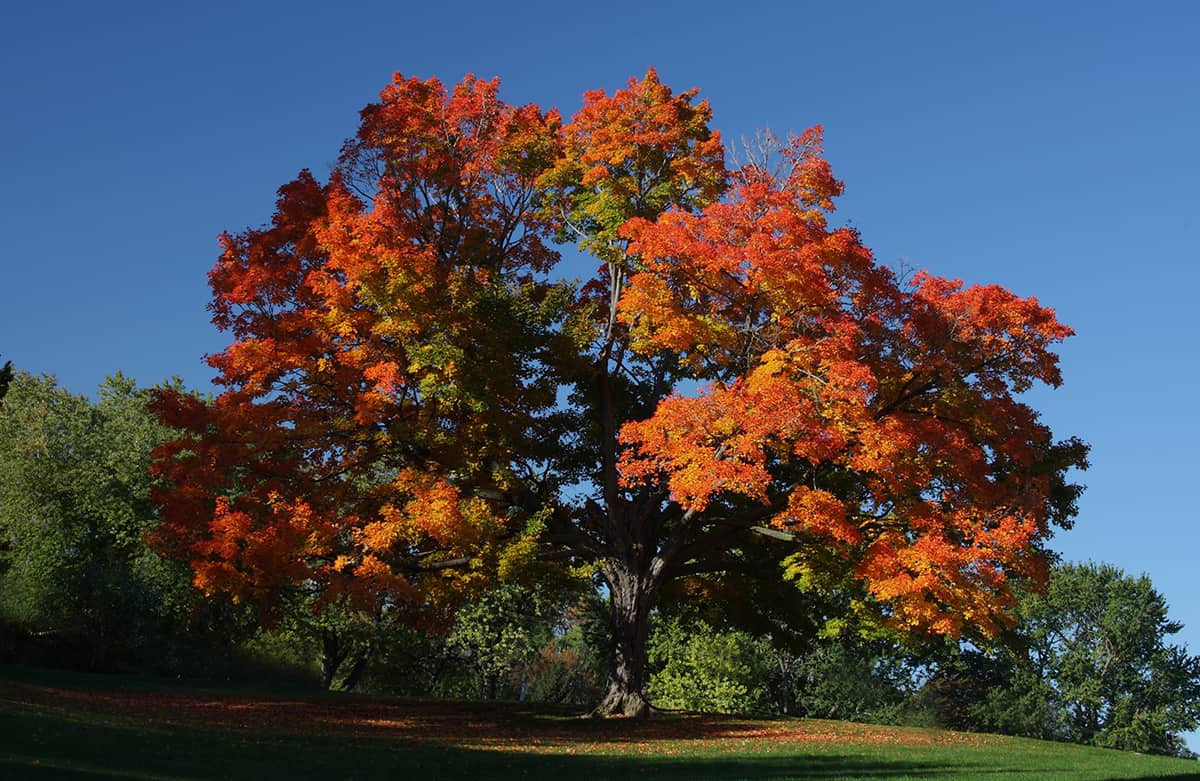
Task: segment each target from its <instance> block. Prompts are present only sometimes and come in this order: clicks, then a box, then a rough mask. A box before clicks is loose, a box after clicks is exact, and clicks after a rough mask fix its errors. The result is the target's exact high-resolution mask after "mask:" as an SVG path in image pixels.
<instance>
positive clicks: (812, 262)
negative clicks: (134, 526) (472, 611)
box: [156, 70, 1086, 714]
mask: <svg viewBox="0 0 1200 781" xmlns="http://www.w3.org/2000/svg"><path fill="white" fill-rule="evenodd" d="M710 119H711V110H710V108H709V106H708V104H707V103H706V102H703V101H697V100H696V91H694V90H693V91H688V92H684V93H680V94H675V93H673V92H672V90H670V89H669V88H668V87H667V86H665V85H664V84H662V83H661V82H660V80H659V79H658V77H657V74H656V73H655V72H654V71H653V70H651V71H649V72H648V73H647V74H646V76H645V77H644V78H642V79H640V80H639V79H634V80H631V81H630V82H629V84H628V86H627V87H626V88H625V89H621V90H618V91H616V92H615V93H613V94H612V95H608V94H606V93H605V92H603V91H597V92H589V93H586V94H585V96H584V105H583V108H582V109H581V110H580V111H579V112H578V113H576V114H575V116H574V117H573V119H572V121H571V122H570V123H567V124H565V125H564V124H563V123H562V122H561V120H560V119H559V117H558V116H557V114H555V113H554V112H549V113H546V112H542V111H541V110H539V109H537V108H536V107H533V106H525V107H520V108H516V107H512V106H509V105H507V104H505V103H503V102H501V101H500V100H499V98H498V96H497V84H496V82H494V81H493V82H483V81H479V80H477V79H474V78H472V77H468V78H467V79H465V80H464V81H463V82H462V83H460V84H459V85H457V86H456V87H454V88H453V89H452V90H446V89H445V88H444V87H443V86H442V85H441V84H440V83H439V82H437V81H436V80H429V81H424V82H421V81H417V80H415V79H403V78H401V77H399V76H397V77H396V78H395V80H394V81H393V83H392V84H391V85H390V86H389V87H388V88H387V89H385V90H384V92H383V93H382V94H381V98H380V102H379V103H376V104H373V105H371V106H368V107H367V109H366V110H364V112H363V122H362V125H361V127H360V130H359V133H358V135H357V136H356V137H355V138H354V139H353V140H351V141H350V142H349V143H348V144H347V145H346V146H345V148H344V150H343V153H342V156H341V158H340V159H339V163H338V165H337V166H336V168H335V171H334V172H333V174H332V176H331V178H330V181H329V182H328V183H327V184H324V185H322V184H319V183H318V182H317V181H316V180H315V179H314V178H313V177H312V176H311V175H309V174H307V173H303V174H301V176H300V177H299V178H298V179H297V180H296V181H295V182H293V183H291V184H289V185H287V186H285V187H284V188H282V189H281V191H280V200H279V203H278V207H277V210H276V214H275V217H274V219H273V221H272V224H271V225H270V226H269V227H267V228H265V229H263V230H250V231H246V232H244V233H242V234H239V235H236V236H226V237H225V238H224V247H225V252H224V254H223V256H222V258H221V260H220V261H219V262H218V264H217V266H216V267H215V268H214V269H213V271H212V273H211V275H210V281H211V283H212V287H213V303H212V310H213V312H214V322H216V324H217V325H218V326H219V327H221V328H223V329H226V330H229V331H230V332H231V333H232V336H233V339H234V341H233V343H232V344H231V345H230V347H229V348H228V349H227V350H225V351H224V352H223V353H221V354H219V355H217V356H214V357H212V358H211V359H210V362H211V363H212V365H213V366H214V367H215V368H216V369H217V370H218V372H219V376H218V382H220V383H221V384H222V385H223V386H224V387H225V388H226V390H225V392H223V393H222V394H221V396H220V397H219V398H218V399H217V400H216V401H215V403H214V404H212V405H200V404H196V403H193V402H191V401H189V400H188V399H187V398H186V397H185V396H183V395H181V394H178V393H170V392H166V393H163V394H161V395H160V398H159V400H158V402H157V409H158V411H159V414H160V415H161V417H162V420H163V421H164V423H167V424H169V425H171V426H173V427H177V428H180V429H182V430H183V431H184V435H183V436H182V437H181V438H180V439H178V440H177V441H175V442H174V443H172V444H170V445H168V446H165V447H164V448H162V449H160V451H159V452H158V457H157V460H156V469H157V474H159V475H161V476H162V477H163V478H165V479H166V480H167V481H168V482H169V483H170V484H171V485H172V486H173V487H171V488H169V489H165V490H163V491H161V492H160V493H158V494H157V501H158V502H159V504H160V506H161V508H162V517H163V524H162V526H161V528H160V530H159V532H158V536H157V544H158V546H159V548H160V549H162V550H164V551H167V552H169V553H170V554H171V555H173V556H176V557H178V558H181V559H186V560H189V561H190V562H191V563H192V566H193V568H194V569H195V571H196V580H197V583H198V584H199V585H200V586H201V587H202V588H204V589H206V590H208V591H210V592H225V593H229V594H232V595H233V596H234V597H235V598H236V599H242V600H250V601H254V602H256V603H259V604H263V605H269V604H272V603H273V602H275V601H276V600H277V597H278V594H280V593H281V592H282V591H284V590H287V589H296V588H303V589H304V590H307V591H309V592H310V593H311V595H312V596H314V597H316V598H317V600H318V605H321V604H325V603H327V602H329V601H330V600H336V599H339V598H342V597H345V598H346V599H349V600H351V601H353V602H355V603H356V604H362V605H366V606H368V607H370V606H371V605H381V606H382V607H383V608H384V609H387V610H404V611H407V612H408V613H409V614H410V615H409V618H410V619H411V620H413V621H415V622H418V623H420V622H421V621H426V622H433V621H434V620H435V619H436V617H437V616H444V615H445V613H444V611H442V607H443V606H452V605H453V603H455V602H456V601H458V600H460V599H462V598H463V596H464V595H466V594H471V593H478V591H479V590H480V589H481V588H482V587H483V586H484V584H485V581H486V580H487V574H488V573H489V572H497V573H501V574H502V573H503V571H504V570H505V569H506V568H511V567H513V566H518V565H519V563H520V562H529V561H530V560H532V559H533V558H537V557H541V558H544V559H548V560H555V561H560V562H566V564H567V566H568V567H575V568H582V569H584V570H587V571H591V572H594V573H596V574H597V576H598V577H599V578H600V579H601V580H602V582H603V585H604V586H605V588H606V590H607V593H608V595H609V597H610V619H609V627H610V634H611V646H610V651H609V665H608V667H609V672H608V678H609V680H608V685H607V690H606V692H605V694H604V696H603V697H602V699H601V702H600V704H599V706H598V707H597V709H596V710H597V712H598V713H604V714H608V713H625V714H645V713H646V712H648V709H649V704H648V702H647V700H646V698H645V696H644V693H643V688H644V686H645V683H646V642H647V638H648V635H649V621H650V616H651V613H652V611H653V609H654V607H655V605H656V604H657V603H658V600H659V597H660V595H661V593H662V590H663V588H664V586H665V585H666V584H667V583H669V582H670V581H672V580H673V579H677V578H681V577H694V576H700V575H709V574H728V573H740V574H753V575H755V576H759V575H762V574H767V575H769V576H771V577H778V576H780V575H782V574H783V569H782V567H783V565H784V564H786V566H787V572H788V574H789V577H791V578H792V580H793V581H794V582H796V583H799V584H802V585H804V587H805V588H807V589H809V590H810V591H811V592H813V593H817V594H819V595H821V596H822V597H823V598H824V597H826V596H831V595H832V596H833V597H836V599H837V600H841V601H842V602H844V603H846V604H849V605H851V606H852V607H853V608H854V609H855V610H856V611H857V613H858V614H860V615H859V619H860V620H866V618H867V617H870V618H871V620H874V621H876V622H877V623H881V624H887V625H890V626H892V627H894V628H895V629H897V630H899V631H905V632H933V633H939V634H946V635H951V636H958V635H969V634H978V635H981V636H987V635H992V634H995V633H996V632H998V631H999V630H1000V629H1001V628H1002V627H1003V626H1005V625H1006V624H1007V623H1008V622H1009V619H1008V618H1007V611H1009V610H1010V609H1011V607H1012V606H1013V604H1014V598H1013V596H1012V591H1011V584H1012V583H1014V582H1019V581H1022V580H1025V579H1037V578H1039V577H1041V576H1042V575H1043V574H1044V566H1043V563H1042V561H1041V557H1040V555H1039V553H1040V550H1041V548H1042V546H1043V544H1044V541H1045V540H1046V539H1047V537H1048V536H1049V534H1050V531H1051V526H1052V525H1053V524H1060V525H1061V524H1066V523H1068V522H1069V519H1070V517H1071V515H1072V514H1073V512H1074V500H1075V497H1076V495H1077V492H1078V488H1077V487H1075V486H1072V485H1070V484H1068V483H1067V481H1066V479H1065V476H1066V474H1067V471H1068V469H1070V468H1071V467H1073V466H1082V465H1083V463H1084V454H1085V452H1086V448H1085V447H1084V446H1083V445H1082V444H1081V443H1079V442H1077V441H1074V440H1072V441H1068V442H1065V443H1057V442H1055V440H1054V439H1053V437H1052V436H1051V433H1050V431H1049V430H1048V429H1047V428H1046V427H1045V426H1044V425H1043V424H1042V423H1040V421H1039V420H1038V416H1037V414H1036V412H1035V411H1033V410H1032V409H1030V408H1029V407H1028V406H1027V405H1025V404H1023V403H1022V402H1020V401H1018V394H1020V393H1021V392H1023V391H1025V390H1027V389H1028V388H1029V387H1031V386H1032V384H1034V383H1035V382H1044V383H1048V384H1050V385H1057V384H1058V383H1059V380H1060V378H1059V373H1058V369H1057V357H1056V355H1055V354H1054V352H1053V351H1052V348H1053V346H1054V345H1055V344H1056V343H1057V342H1059V341H1060V340H1062V339H1064V338H1065V337H1067V336H1068V335H1069V334H1070V330H1069V329H1068V328H1066V327H1065V326H1063V325H1061V324H1059V323H1058V322H1057V320H1056V319H1055V317H1054V313H1053V312H1052V311H1051V310H1049V309H1047V308H1045V307H1042V306H1041V305H1039V304H1038V302H1037V301H1036V300H1034V299H1023V298H1019V297H1017V296H1015V295H1013V294H1012V293H1009V292H1008V291H1005V290H1003V289H1001V288H998V287H995V286H988V287H970V288H968V287H965V286H963V285H962V284H961V283H958V282H951V281H947V280H943V279H939V278H935V277H932V276H929V275H926V274H918V275H916V276H915V277H914V278H912V279H902V278H899V277H897V276H896V275H895V274H894V273H893V272H891V271H890V270H888V269H886V268H883V267H881V266H879V265H877V264H876V263H875V262H874V260H873V258H872V257H871V254H870V251H869V250H867V249H866V248H865V247H864V246H863V245H862V244H861V242H860V240H859V237H858V235H857V234H856V233H855V232H854V231H853V230H851V229H848V228H832V227H830V226H829V224H828V217H827V215H828V212H829V211H830V210H831V209H832V208H833V203H832V200H833V198H834V197H836V196H837V195H838V194H840V192H841V184H840V183H839V182H837V181H836V180H835V179H834V178H833V176H832V173H831V171H830V168H829V165H828V164H827V163H826V162H825V161H824V160H823V159H822V158H821V156H820V153H821V149H820V140H821V139H820V131H819V129H814V130H812V131H809V132H807V133H805V134H803V135H802V136H800V137H798V138H795V139H793V140H791V141H788V142H786V143H783V142H780V143H776V142H773V141H771V142H769V143H768V144H767V145H766V147H764V153H763V154H762V155H758V156H754V157H752V158H751V160H750V162H747V163H746V164H744V165H741V166H738V167H736V168H730V167H728V166H726V163H725V159H724V150H723V146H722V142H721V139H720V136H719V134H718V133H717V132H716V131H714V130H712V129H711V128H710V127H709V123H710ZM551 234H553V235H554V236H556V237H557V238H558V239H560V240H566V239H570V240H574V241H577V242H578V244H579V245H580V246H581V247H582V248H583V249H584V250H585V251H587V252H589V253H591V254H592V255H593V256H594V257H595V259H596V261H597V263H598V265H599V267H598V272H597V274H596V275H595V276H594V277H593V278H591V279H588V280H586V281H584V282H583V283H582V284H578V285H577V284H570V283H566V282H562V281H555V280H554V279H553V278H552V277H551V272H552V270H553V268H554V264H555V262H556V261H557V257H558V256H557V254H556V253H555V252H553V251H552V250H550V249H549V248H548V247H547V245H546V243H545V242H546V240H547V239H548V238H549V237H550V236H551ZM756 538H763V539H756ZM764 539H765V540H770V541H772V542H774V543H776V544H775V545H773V546H766V545H763V544H762V543H763V541H764ZM468 563H470V566H467V564H468ZM423 614H424V615H423ZM813 623H816V622H815V621H814V622H813Z"/></svg>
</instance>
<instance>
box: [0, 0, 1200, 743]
mask: <svg viewBox="0 0 1200 781" xmlns="http://www.w3.org/2000/svg"><path fill="white" fill-rule="evenodd" d="M339 13H341V12H340V11H336V10H335V9H334V8H333V7H332V6H329V5H327V4H320V3H313V2H302V1H297V2H293V3H288V4H286V5H284V4H271V3H267V4H255V5H253V6H249V7H241V6H238V5H235V4H232V3H226V2H220V1H218V2H213V3H209V4H205V5H203V6H199V5H197V6H186V7H184V6H180V7H172V5H171V4H154V3H148V2H147V3H132V2H114V3H112V4H104V5H103V6H100V5H98V4H88V3H82V2H78V3H72V2H66V3H60V4H57V5H55V6H53V7H51V6H36V7H35V6H33V5H28V4H27V5H24V6H22V7H20V8H14V9H13V10H12V11H10V12H9V14H8V15H7V16H8V20H7V24H6V26H5V28H4V29H0V65H2V66H3V67H2V68H0V74H2V75H0V97H2V98H3V101H4V105H5V106H6V107H7V110H6V111H5V112H4V113H3V115H2V116H0V142H2V143H3V147H2V148H3V149H5V150H6V151H5V155H4V162H5V169H7V170H6V173H7V176H6V185H7V186H6V187H5V188H3V189H2V190H0V229H2V230H3V235H4V237H5V242H4V244H3V245H2V248H0V273H2V274H3V276H2V280H3V285H2V286H0V289H2V291H3V296H2V300H3V305H2V306H0V363H2V362H3V361H5V360H11V361H12V362H13V365H14V368H16V369H18V370H27V371H30V372H32V373H35V374H38V373H50V374H54V375H56V376H57V377H58V379H59V381H60V384H62V385H63V386H64V387H66V388H68V389H70V390H71V391H73V392H76V393H85V394H89V395H94V393H95V389H96V387H97V386H98V384H99V383H100V382H101V381H102V379H103V378H104V376H105V375H107V374H112V373H114V372H116V371H118V370H120V371H123V372H124V373H125V374H127V375H130V376H133V377H136V378H137V380H138V381H139V383H140V384H143V385H149V384H153V383H157V382H161V381H164V380H166V379H168V378H169V377H171V376H174V375H178V376H180V377H182V378H183V379H184V380H185V382H186V383H187V385H188V386H189V387H193V388H198V389H201V390H204V389H205V388H206V387H207V382H208V380H209V379H210V378H211V376H212V374H213V372H212V370H211V369H208V368H207V367H206V366H205V365H204V364H203V363H202V356H203V355H204V354H205V353H211V352H217V351H219V350H220V349H222V348H223V347H224V346H225V344H226V343H227V342H228V337H227V336H226V335H223V334H220V333H219V332H217V331H216V329H215V328H213V327H212V326H211V324H210V323H209V322H208V313H207V312H206V311H205V305H206V303H207V302H208V299H209V291H208V288H207V280H206V276H205V275H206V274H207V271H208V269H209V268H210V267H211V266H212V264H213V263H214V262H215V260H216V257H217V253H218V250H217V245H216V236H217V234H219V233H220V232H222V231H225V230H229V231H235V232H236V231H239V230H242V229H244V228H246V227H250V226H257V225H260V224H262V223H263V222H265V221H266V220H268V219H269V217H270V214H271V211H272V208H273V204H274V200H275V191H276V189H277V188H278V187H279V186H281V185H282V184H284V183H285V182H287V181H289V180H290V179H291V178H293V177H294V176H295V175H296V173H297V172H298V171H299V170H300V169H302V168H309V169H311V170H312V171H313V172H314V173H315V174H316V175H317V176H318V177H319V178H324V176H325V175H326V173H327V171H328V167H329V165H330V163H331V162H332V161H333V160H334V159H335V158H336V156H337V153H338V149H339V147H340V145H341V142H342V141H343V140H344V139H345V138H346V137H348V136H350V135H351V134H352V133H353V132H354V130H355V129H356V127H357V112H358V111H359V109H361V108H362V107H363V106H364V105H366V104H367V103H368V102H370V101H372V100H374V99H375V98H376V96H377V94H378V91H379V90H380V89H381V88H382V87H383V86H385V84H386V83H387V82H388V81H389V79H390V77H391V74H392V73H393V72H396V71H399V72H401V73H404V74H405V75H414V76H421V77H428V76H437V77H439V78H441V79H442V80H443V81H445V82H447V83H453V82H456V81H458V80H459V79H460V78H461V77H462V76H463V75H464V74H466V73H468V72H471V73H475V74H476V75H478V76H481V77H485V78H490V77H492V76H499V77H500V78H501V82H502V86H501V95H502V97H504V99H505V100H507V101H509V102H512V103H525V102H534V103H538V104H539V105H542V106H543V107H549V106H556V107H558V108H559V109H560V110H561V111H562V112H563V114H564V115H567V116H569V115H570V114H571V113H573V112H574V111H575V109H576V108H577V107H578V106H579V105H580V96H581V95H582V93H583V92H584V91H585V90H590V89H596V88H605V89H607V90H609V91H610V92H611V91H612V90H614V89H616V88H619V87H621V86H623V85H624V83H625V82H626V81H627V80H628V79H629V78H631V77H636V76H641V75H642V74H644V73H645V71H646V69H647V68H648V67H651V66H653V67H655V68H656V69H657V70H658V72H659V75H660V77H661V78H662V80H663V81H664V82H665V83H666V84H668V85H670V86H671V87H672V88H674V89H676V90H684V89H689V88H692V87H698V88H699V89H700V94H701V97H703V98H705V99H708V100H709V101H710V102H711V104H712V107H713V111H714V120H713V125H714V127H716V128H718V129H720V130H721V131H722V133H723V135H724V136H725V138H726V141H727V142H730V141H736V140H737V139H738V138H740V137H741V136H743V135H750V134H752V133H753V132H754V131H755V130H756V129H758V128H762V127H770V128H771V129H773V130H775V131H777V132H780V133H786V132H788V131H791V130H794V131H800V130H803V129H805V128H807V127H809V126H812V125H816V124H822V125H823V126H824V128H825V149H826V156H827V158H828V159H829V160H830V162H831V163H832V165H833V169H834V172H835V174H836V175H837V176H838V178H839V179H841V180H842V181H844V182H845V184H846V194H845V195H844V196H843V197H842V198H841V199H840V200H839V202H838V210H837V212H836V214H835V215H834V218H833V219H834V221H835V222H839V223H848V224H852V225H854V226H855V227H856V228H857V229H858V230H859V231H860V232H861V234H862V236H863V240H864V243H865V244H866V245H867V246H868V247H871V248H872V249H873V250H874V252H875V254H876V257H877V259H878V260H879V261H880V262H881V263H885V264H888V265H898V264H902V263H904V264H908V265H911V266H914V267H917V268H925V269H928V270H929V271H931V272H932V273H935V274H938V275H941V276H946V277H950V278H961V279H963V280H964V281H966V282H967V283H997V284H1000V285H1003V286H1004V287H1007V288H1009V289H1010V290H1013V291H1014V292H1016V293H1018V294H1020V295H1023V296H1036V297H1037V298H1038V299H1039V300H1040V301H1041V302H1042V303H1043V304H1045V305H1047V306H1049V307H1051V308H1053V309H1055V310H1056V312H1057V313H1058V316H1059V319H1060V320H1061V321H1062V322H1064V323H1066V324H1067V325H1069V326H1071V327H1072V328H1074V329H1075V331H1076V335H1075V336H1074V337H1072V338H1071V339H1069V340H1068V341H1067V342H1066V343H1065V344H1064V345H1062V348H1061V350H1060V354H1061V356H1062V361H1061V366H1062V371H1063V377H1064V383H1063V386H1062V387H1061V388H1059V389H1056V390H1053V391H1051V390H1047V389H1037V390H1035V391H1034V392H1032V393H1031V394H1030V396H1029V397H1028V398H1029V400H1030V403H1031V404H1032V405H1033V406H1034V407H1035V408H1036V409H1038V410H1040V411H1041V413H1042V415H1043V419H1044V420H1045V421H1047V422H1048V423H1049V425H1050V426H1051V428H1052V429H1053V431H1054V433H1055V435H1056V436H1057V437H1058V438H1066V437H1068V436H1079V437H1080V438H1082V439H1083V440H1085V441H1087V442H1089V443H1090V444H1091V446H1092V452H1091V459H1090V460H1091V463H1092V467H1091V469H1089V470H1088V471H1087V472H1086V473H1084V474H1082V475H1081V476H1080V479H1081V481H1082V482H1083V483H1085V484H1087V485H1088V490H1087V491H1086V492H1085V493H1084V496H1083V497H1082V499H1081V502H1080V513H1079V515H1078V518H1077V520H1076V527H1075V529H1073V530H1071V531H1069V532H1060V533H1059V534H1058V535H1056V538H1055V540H1054V541H1053V542H1052V544H1051V545H1052V547H1054V548H1055V549H1056V550H1059V551H1060V552H1061V553H1062V554H1063V556H1064V558H1066V559H1067V560H1071V561H1086V560H1094V561H1097V562H1101V561H1102V562H1108V563H1112V564H1115V565H1116V566H1119V567H1121V568H1122V569H1124V570H1125V571H1126V572H1127V573H1129V574H1133V575H1137V574H1140V573H1143V572H1144V573H1146V574H1148V575H1149V576H1150V577H1151V579H1152V580H1153V582H1154V585H1155V587H1156V588H1157V589H1158V590H1159V591H1160V592H1162V593H1163V594H1164V595H1165V596H1166V598H1167V601H1168V603H1169V604H1170V606H1171V616H1172V618H1173V619H1175V620H1178V621H1181V622H1182V623H1183V624H1184V626H1185V629H1184V631H1183V632H1182V633H1180V634H1179V635H1178V636H1176V637H1175V638H1174V639H1175V641H1176V642H1186V643H1187V645H1188V647H1189V649H1190V650H1191V652H1193V653H1200V604H1197V602H1196V600H1195V598H1194V596H1193V595H1194V594H1195V593H1196V587H1195V580H1194V569H1195V563H1194V562H1195V558H1196V553H1195V551H1196V549H1197V547H1200V532H1198V531H1197V528H1198V526H1197V520H1198V519H1197V511H1196V510H1195V509H1194V508H1192V507H1191V506H1190V505H1188V504H1187V503H1186V501H1185V498H1186V492H1184V491H1183V488H1185V487H1186V486H1187V485H1188V484H1189V478H1191V476H1192V475H1193V474H1195V473H1196V471H1197V467H1198V466H1200V464H1198V460H1200V458H1198V456H1197V453H1196V448H1195V447H1194V443H1195V442H1196V441H1198V440H1200V417H1198V415H1197V412H1196V409H1195V402H1194V400H1193V396H1194V392H1193V388H1194V387H1195V386H1196V383H1197V381H1198V380H1200V376H1198V373H1197V369H1196V367H1195V365H1194V363H1195V360H1194V356H1195V353H1196V349H1195V347H1194V345H1193V343H1192V340H1191V339H1190V329H1189V328H1188V321H1189V320H1190V317H1189V316H1190V315H1193V313H1194V312H1195V311H1196V307H1195V305H1194V302H1193V300H1192V298H1193V291H1194V290H1195V289H1196V288H1197V284H1198V283H1200V264H1197V262H1196V261H1197V257H1196V255H1197V250H1196V241H1195V232H1196V229H1197V227H1198V226H1197V198H1196V195H1195V192H1194V185H1193V182H1194V179H1195V177H1196V174H1197V173H1198V172H1200V146H1198V145H1197V144H1196V143H1195V140H1196V139H1197V138H1200V101H1196V100H1195V98H1194V93H1195V89H1196V84H1200V58H1198V57H1196V56H1195V54H1194V49H1195V45H1194V44H1195V42H1194V40H1193V38H1194V31H1195V30H1196V29H1200V6H1193V5H1192V4H1189V3H1185V2H1163V3H1156V4H1154V5H1153V6H1152V7H1150V8H1145V9H1138V10H1136V11H1134V10H1132V9H1131V8H1130V7H1128V6H1127V5H1125V6H1122V5H1118V4H1115V3H1095V2H1092V3H1082V2H1080V3H1061V4H1054V6H1053V7H1052V8H1048V7H1044V4H1035V3H1019V2H1018V3H1010V4H1005V5H1004V6H1003V7H1000V6H981V7H971V6H968V5H967V4H959V3H950V2H932V3H927V4H919V6H918V7H916V8H913V7H908V6H906V7H904V8H900V7H897V6H894V5H890V4H885V3H882V2H880V3H866V2H860V3H849V4H841V5H839V6H838V7H836V8H834V7H831V6H830V4H816V3H799V4H795V5H789V6H788V7H787V9H786V10H784V9H780V10H778V11H770V10H769V9H762V8H760V9H755V10H746V11H731V10H730V8H729V6H728V5H726V4H718V3H705V2H693V3H687V4H683V3H663V4H647V3H631V2H617V3H614V4H611V5H608V6H606V7H605V9H604V11H603V13H601V11H600V9H599V8H598V7H596V8H593V7H583V6H571V7H563V6H560V5H558V4H552V3H545V2H534V3H527V4H523V5H522V9H521V11H520V12H519V13H517V12H514V11H512V10H511V9H509V10H508V11H506V10H505V9H503V8H500V7H496V6H492V5H488V4H475V3H470V2H467V3H460V4H456V5H453V6H450V5H444V6H429V5H417V4H414V3H403V2H400V3H389V4H382V3H365V4H361V6H360V7H359V8H358V9H357V13H359V14H360V15H361V16H362V17H363V18H361V19H357V20H347V19H343V18H340V17H339V16H338V14H339ZM1189 743H1190V745H1191V746H1192V748H1193V749H1198V748H1200V741H1198V740H1197V738H1196V736H1195V735H1192V736H1190V737H1189Z"/></svg>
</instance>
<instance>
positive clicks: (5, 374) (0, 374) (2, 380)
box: [0, 361, 13, 399]
mask: <svg viewBox="0 0 1200 781" xmlns="http://www.w3.org/2000/svg"><path fill="white" fill-rule="evenodd" d="M12 376H13V368H12V361H6V362H5V364H4V366H3V367H0V399H3V398H4V394H6V393H8V385H9V383H10V382H12Z"/></svg>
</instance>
